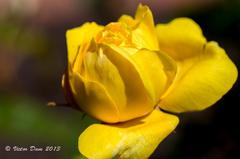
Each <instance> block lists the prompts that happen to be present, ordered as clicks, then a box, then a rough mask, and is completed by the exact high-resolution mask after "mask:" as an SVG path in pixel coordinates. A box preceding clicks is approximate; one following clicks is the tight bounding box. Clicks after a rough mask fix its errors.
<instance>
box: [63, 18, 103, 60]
mask: <svg viewBox="0 0 240 159" xmlns="http://www.w3.org/2000/svg"><path fill="white" fill-rule="evenodd" d="M102 29H103V26H100V25H97V24H96V23H94V22H92V23H85V24H83V25H82V26H80V27H78V28H74V29H70V30H68V31H67V33H66V37H67V48H68V61H69V63H72V62H73V61H74V59H75V58H76V55H77V53H78V49H79V47H80V46H82V45H83V44H84V43H89V42H90V41H91V39H92V38H93V37H94V36H96V34H97V33H98V32H99V31H100V30H102Z"/></svg>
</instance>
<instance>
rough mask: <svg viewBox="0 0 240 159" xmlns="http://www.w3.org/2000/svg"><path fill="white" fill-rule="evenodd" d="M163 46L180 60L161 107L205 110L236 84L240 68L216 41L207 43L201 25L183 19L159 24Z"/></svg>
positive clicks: (178, 110)
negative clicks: (237, 67) (239, 68)
mask: <svg viewBox="0 0 240 159" xmlns="http://www.w3.org/2000/svg"><path fill="white" fill-rule="evenodd" d="M157 32H158V37H159V45H160V48H161V50H162V51H164V52H166V53H168V54H169V55H170V56H171V57H172V58H173V59H175V60H176V61H177V67H178V71H177V74H176V78H175V80H174V82H173V84H172V85H171V87H170V88H169V89H168V90H167V92H166V93H165V94H164V95H163V96H162V97H161V101H160V107H161V108H163V109H165V110H168V111H171V112H184V111H194V110H202V109H205V108H207V107H209V106H210V105H212V104H214V103H215V102H216V101H217V100H219V99H220V98H221V97H222V96H223V95H224V94H225V93H226V92H227V91H228V90H229V89H230V88H231V87H232V85H233V83H234V82H235V81H236V78H237V69H236V67H235V65H234V64H233V63H232V62H231V60H230V59H229V58H228V56H227V55H226V53H225V51H224V50H223V49H222V48H220V47H219V46H218V44H217V43H216V42H209V43H206V40H205V38H204V37H203V35H202V32H201V29H200V27H199V26H198V25H197V24H196V23H195V22H193V21H192V20H190V19H187V18H179V19H176V20H174V21H173V22H171V23H169V24H166V25H164V24H160V25H158V26H157Z"/></svg>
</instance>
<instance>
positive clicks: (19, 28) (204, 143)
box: [0, 0, 240, 159]
mask: <svg viewBox="0 0 240 159" xmlns="http://www.w3.org/2000/svg"><path fill="white" fill-rule="evenodd" d="M140 2H141V3H143V4H147V5H149V7H150V8H151V9H152V11H153V14H154V17H155V22H156V23H159V22H169V21H170V20H172V19H173V18H176V17H191V18H193V19H194V20H195V21H196V22H197V23H198V24H199V25H200V26H201V27H202V29H203V33H204V35H205V36H206V37H207V39H208V40H209V41H210V40H215V41H218V42H219V44H220V46H222V47H223V48H225V50H226V52H227V53H228V55H229V56H230V58H231V59H232V60H233V61H234V62H235V64H236V65H237V67H238V68H240V61H239V59H240V45H239V42H240V0H152V1H151V0H145V1H144V0H143V1H134V0H132V1H128V0H121V1H116V0H86V1H84V0H61V1H59V0H0V159H12V158H20V159H28V158H29V159H32V158H34V159H38V158H39V159H40V158H45V159H55V158H56V159H72V158H76V159H77V158H79V152H78V150H77V140H78V136H79V134H80V133H81V132H82V131H83V130H84V128H86V127H87V126H88V125H89V124H91V123H93V122H96V121H94V120H93V119H90V118H89V117H84V116H83V114H82V113H81V112H78V111H76V110H73V109H71V108H64V107H47V106H46V104H47V102H48V101H57V102H59V103H64V102H65V99H64V97H63V92H62V90H61V76H62V73H63V72H64V70H65V67H66V62H67V60H66V59H67V51H66V50H67V49H66V45H65V40H66V39H65V32H66V30H67V29H70V28H73V27H77V26H79V25H81V24H83V23H84V22H86V21H96V22H98V23H100V24H103V25H105V24H107V23H109V22H111V21H116V20H117V19H118V17H120V15H122V14H130V15H134V12H135V10H136V8H137V5H138V3H140ZM239 97H240V93H239V82H237V84H235V86H234V87H233V89H232V90H231V91H230V92H229V93H228V94H227V95H226V96H225V97H224V98H223V99H222V100H220V101H219V102H217V103H216V104H215V106H213V107H211V108H209V109H207V110H205V111H203V112H196V113H186V114H181V115H180V120H181V122H180V125H179V126H178V128H177V129H176V131H175V132H174V133H172V134H171V135H170V136H169V137H168V138H167V139H166V140H164V142H163V143H162V144H160V146H159V147H158V149H157V150H156V152H155V153H154V154H153V155H152V157H151V158H152V159H158V158H161V159H169V158H178V159H179V158H185V159H192V158H194V159H203V158H204V159H225V158H226V159H228V158H232V157H233V156H236V155H238V156H239V153H238V152H239V151H240V146H239V141H238V140H237V137H238V136H239V134H240V132H239V130H238V127H239V126H238V125H239V124H238V122H237V121H238V113H237V112H238V111H237V109H238V107H239V105H240V104H239V100H238V98H239ZM6 145H9V146H14V145H16V146H20V147H21V146H22V147H24V146H27V147H28V146H29V145H35V146H39V147H46V146H61V150H60V151H59V152H44V153H43V152H6V151H5V150H4V147H5V146H6ZM234 158H240V157H234Z"/></svg>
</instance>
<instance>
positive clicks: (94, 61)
mask: <svg viewBox="0 0 240 159" xmlns="http://www.w3.org/2000/svg"><path fill="white" fill-rule="evenodd" d="M67 46H68V69H67V71H66V73H65V74H64V76H63V81H62V85H63V87H64V89H65V92H66V96H67V99H68V101H69V103H71V104H72V105H73V106H75V107H76V108H79V109H81V110H82V111H84V112H86V113H87V114H88V115H90V116H92V117H94V118H96V119H98V120H100V121H102V122H104V124H93V125H91V126H90V127H88V128H87V129H86V130H85V131H84V132H83V133H82V134H81V135H80V138H79V150H80V152H81V153H82V154H83V155H84V156H86V157H87V158H90V159H95V158H96V159H108V158H109V159H110V158H114V157H115V158H134V159H135V158H136V159H144V158H148V157H149V156H150V155H151V154H152V152H153V151H154V149H155V148H156V147H157V145H158V144H159V143H160V142H161V141H162V140H163V139H164V138H165V137H166V136H167V135H168V134H169V133H170V132H171V131H173V130H174V129H175V127H176V125H177V124H178V118H177V116H175V115H171V114H167V113H164V112H162V111H161V110H160V109H159V108H161V109H163V110H166V111H168V112H173V113H180V112H187V111H197V110H202V109H205V108H207V107H209V106H211V105H213V104H214V103H215V102H216V101H218V100H219V99H220V98H221V97H222V96H223V95H224V94H225V93H226V92H227V91H228V90H229V89H230V88H231V87H232V85H233V84H234V82H235V81H236V78H237V69H236V67H235V65H234V64H233V63H232V61H231V60H230V59H229V58H228V56H227V54H226V53H225V51H224V50H223V49H222V48H221V47H220V46H219V45H218V44H217V43H216V42H214V41H211V42H207V40H206V38H205V37H204V36H203V34H202V31H201V29H200V27H199V26H198V25H197V24H196V23H195V22H194V21H193V20H191V19H189V18H177V19H175V20H173V21H172V22H170V23H168V24H157V25H156V26H155V24H154V21H153V16H152V13H151V11H150V9H149V8H148V7H147V6H142V5H139V7H138V9H137V11H136V15H135V17H134V18H133V17H131V16H128V15H123V16H121V17H120V18H119V20H118V21H117V22H112V23H109V24H107V25H106V26H101V25H98V24H96V23H94V22H92V23H85V24H83V25H82V26H80V27H77V28H74V29H71V30H68V31H67Z"/></svg>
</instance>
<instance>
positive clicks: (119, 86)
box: [84, 50, 126, 105]
mask: <svg viewBox="0 0 240 159" xmlns="http://www.w3.org/2000/svg"><path fill="white" fill-rule="evenodd" d="M84 64H85V69H84V70H85V75H86V78H89V79H90V80H92V81H98V82H99V83H101V84H102V85H103V86H104V87H105V89H106V90H107V92H108V94H109V95H110V96H111V98H112V99H113V100H114V102H115V103H116V105H126V95H125V86H124V82H123V80H122V78H121V76H120V74H119V72H118V69H117V68H116V67H115V66H114V65H113V64H112V62H111V61H110V60H109V59H108V58H107V56H106V55H104V53H103V52H102V50H99V52H94V53H92V52H88V53H87V54H86V56H85V59H84ZM92 100H93V99H92Z"/></svg>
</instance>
